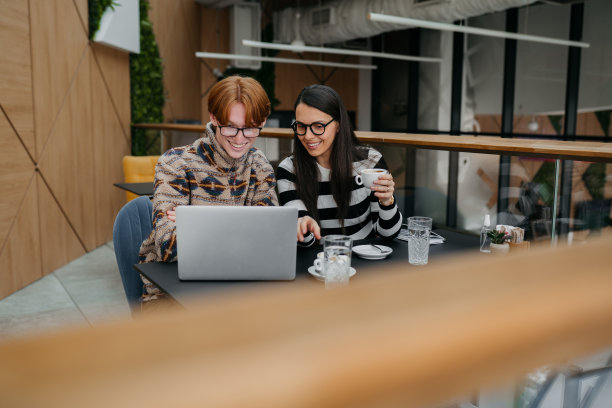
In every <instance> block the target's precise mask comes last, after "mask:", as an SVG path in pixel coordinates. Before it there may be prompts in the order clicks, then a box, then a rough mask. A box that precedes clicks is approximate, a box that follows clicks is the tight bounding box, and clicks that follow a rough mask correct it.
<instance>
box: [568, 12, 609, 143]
mask: <svg viewBox="0 0 612 408" xmlns="http://www.w3.org/2000/svg"><path fill="white" fill-rule="evenodd" d="M610 15H612V2H610V1H609V0H590V1H588V2H585V3H584V22H583V29H582V33H583V36H582V39H583V41H584V42H587V43H589V44H590V47H589V48H586V49H585V48H583V49H582V51H581V64H580V91H579V94H578V118H577V121H576V135H584V136H601V137H603V136H611V133H610V132H611V129H610V115H611V114H612V73H611V71H610V67H611V66H612V43H611V42H610V41H609V39H610V38H612V24H610Z"/></svg>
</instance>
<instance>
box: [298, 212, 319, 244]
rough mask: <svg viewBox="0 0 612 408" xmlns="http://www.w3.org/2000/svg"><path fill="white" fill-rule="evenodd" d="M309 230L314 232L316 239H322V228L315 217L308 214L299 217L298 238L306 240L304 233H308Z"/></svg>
mask: <svg viewBox="0 0 612 408" xmlns="http://www.w3.org/2000/svg"><path fill="white" fill-rule="evenodd" d="M308 232H312V233H313V234H314V236H315V238H316V239H321V228H320V227H319V224H317V222H316V221H315V220H314V219H313V218H311V217H309V216H307V215H306V216H304V217H301V218H298V225H297V240H298V241H299V242H304V235H306V234H308Z"/></svg>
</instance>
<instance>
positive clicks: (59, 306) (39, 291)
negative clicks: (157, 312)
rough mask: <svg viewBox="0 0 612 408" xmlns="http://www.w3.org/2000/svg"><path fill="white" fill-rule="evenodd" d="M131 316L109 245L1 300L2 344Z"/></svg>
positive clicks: (0, 334) (109, 243) (0, 328)
mask: <svg viewBox="0 0 612 408" xmlns="http://www.w3.org/2000/svg"><path fill="white" fill-rule="evenodd" d="M129 316H130V310H129V307H128V304H127V301H126V299H125V294H124V292H123V285H122V283H121V277H120V275H119V270H118V269H117V263H116V261H115V253H114V251H113V243H112V242H108V243H106V244H105V245H102V246H101V247H99V248H96V249H95V250H93V251H91V252H89V253H87V254H85V255H83V256H82V257H80V258H78V259H76V260H74V261H73V262H71V263H69V264H67V265H65V266H63V267H61V268H60V269H58V270H56V271H54V272H53V273H51V274H49V275H47V276H45V277H43V278H42V279H40V280H38V281H36V282H34V283H32V284H30V285H29V286H27V287H25V288H23V289H21V290H20V291H18V292H15V293H13V294H12V295H10V296H8V297H6V298H4V299H2V300H0V340H2V339H6V338H9V337H14V336H19V335H22V334H27V333H32V332H36V331H42V330H54V329H56V330H57V329H61V328H63V327H67V326H77V325H80V326H87V325H95V324H97V323H100V322H103V321H106V320H111V319H117V318H126V317H129Z"/></svg>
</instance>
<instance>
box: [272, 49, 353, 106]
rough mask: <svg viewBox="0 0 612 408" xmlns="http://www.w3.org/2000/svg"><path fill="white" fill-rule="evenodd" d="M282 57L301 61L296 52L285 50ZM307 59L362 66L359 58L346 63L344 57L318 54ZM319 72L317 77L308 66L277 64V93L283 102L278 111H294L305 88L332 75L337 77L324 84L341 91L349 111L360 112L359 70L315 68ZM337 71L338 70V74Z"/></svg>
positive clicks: (312, 54) (310, 55)
mask: <svg viewBox="0 0 612 408" xmlns="http://www.w3.org/2000/svg"><path fill="white" fill-rule="evenodd" d="M278 57H279V58H297V56H296V55H295V53H292V52H290V51H282V52H280V53H279V54H278ZM304 59H308V60H320V59H322V60H323V61H334V62H346V63H354V64H358V63H359V59H358V58H357V57H350V58H348V59H347V60H346V61H342V60H343V57H342V56H336V55H323V57H321V54H316V53H304ZM311 68H312V70H313V71H314V72H315V73H316V75H317V76H318V77H319V78H317V76H315V75H314V74H313V73H312V72H311V71H310V70H309V69H308V66H306V65H295V64H276V80H275V82H274V83H275V88H276V90H275V92H276V98H277V99H278V100H280V102H281V103H280V105H279V106H277V107H276V109H278V110H293V104H294V102H295V98H296V97H297V96H298V94H299V93H300V91H301V90H302V88H304V87H305V86H307V85H312V84H317V83H321V82H320V81H319V79H325V78H326V77H327V76H328V75H330V73H332V72H333V74H332V75H331V76H330V77H329V79H328V80H327V81H326V82H325V83H324V85H327V86H330V87H332V88H334V89H335V90H336V92H338V94H339V95H340V97H341V98H342V101H343V102H344V105H345V106H346V109H347V110H349V111H355V112H357V106H358V91H359V71H358V70H356V69H348V68H331V67H318V66H314V65H313V66H311ZM334 70H336V71H335V72H334Z"/></svg>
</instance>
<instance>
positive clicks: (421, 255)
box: [408, 217, 431, 265]
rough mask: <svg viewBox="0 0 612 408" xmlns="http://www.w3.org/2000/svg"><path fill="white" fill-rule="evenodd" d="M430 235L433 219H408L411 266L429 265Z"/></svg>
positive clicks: (409, 260)
mask: <svg viewBox="0 0 612 408" xmlns="http://www.w3.org/2000/svg"><path fill="white" fill-rule="evenodd" d="M430 233H431V218H429V217H409V218H408V262H409V263H410V264H411V265H427V260H428V258H429V234H430Z"/></svg>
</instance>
